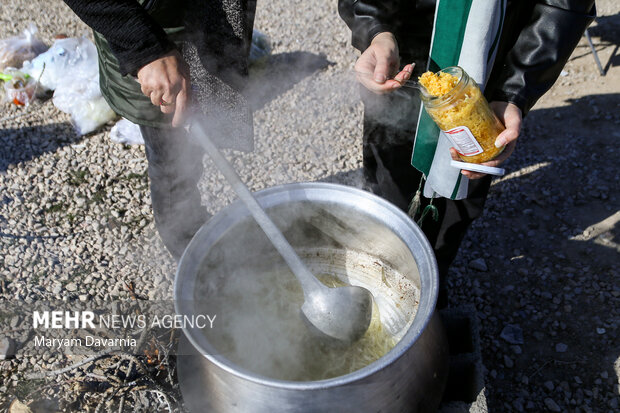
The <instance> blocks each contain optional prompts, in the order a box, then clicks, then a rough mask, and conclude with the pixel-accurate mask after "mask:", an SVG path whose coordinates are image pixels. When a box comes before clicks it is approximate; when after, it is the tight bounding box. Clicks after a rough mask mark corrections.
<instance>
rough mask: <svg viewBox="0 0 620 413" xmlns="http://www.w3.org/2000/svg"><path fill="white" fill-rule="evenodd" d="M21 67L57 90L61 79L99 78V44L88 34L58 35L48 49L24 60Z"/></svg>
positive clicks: (46, 85) (40, 81)
mask: <svg viewBox="0 0 620 413" xmlns="http://www.w3.org/2000/svg"><path fill="white" fill-rule="evenodd" d="M22 71H23V72H25V73H28V74H29V75H30V76H32V77H34V78H35V79H38V80H39V85H40V86H41V87H43V88H45V89H48V90H56V88H57V87H58V85H59V84H60V83H61V82H63V81H69V82H70V81H71V80H75V79H76V78H79V79H85V78H88V77H90V76H93V75H94V76H96V77H97V79H98V78H99V69H98V63H97V48H96V47H95V45H94V44H93V42H91V41H90V40H89V39H87V38H85V37H81V38H76V37H68V38H65V39H57V40H56V41H54V44H52V46H51V47H50V48H49V49H48V50H47V51H46V52H45V53H41V54H40V55H38V56H37V57H35V58H34V59H32V60H30V61H28V62H24V65H23V67H22Z"/></svg>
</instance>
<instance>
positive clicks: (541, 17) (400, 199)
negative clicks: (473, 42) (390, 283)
mask: <svg viewBox="0 0 620 413" xmlns="http://www.w3.org/2000/svg"><path fill="white" fill-rule="evenodd" d="M503 3H504V2H502V5H503ZM338 9H339V13H340V16H341V17H342V19H343V20H344V21H345V22H346V24H347V25H348V26H349V28H350V29H351V31H352V44H353V46H354V47H355V48H357V49H358V50H360V51H361V52H362V54H361V56H360V58H359V59H358V61H357V62H356V66H355V70H356V71H357V72H362V73H369V74H372V76H363V77H360V78H359V80H360V82H361V83H362V85H363V86H364V88H362V91H361V94H362V100H363V102H364V125H363V168H364V174H365V177H366V179H367V180H368V181H369V182H370V184H371V185H372V184H374V185H375V187H376V189H375V191H376V192H378V193H379V195H382V196H384V197H386V198H387V199H388V200H390V201H392V202H394V203H395V204H396V205H398V206H399V207H401V208H402V209H404V210H406V211H407V210H408V206H409V201H410V200H412V198H413V197H414V195H415V194H416V191H417V190H418V188H419V185H420V183H421V179H422V177H423V174H422V173H421V172H420V171H418V170H417V169H415V168H414V167H413V166H411V153H412V150H413V147H414V136H415V133H416V125H417V119H418V113H419V111H420V100H419V98H417V97H416V96H415V95H414V94H413V92H412V91H411V89H409V90H406V89H405V88H402V89H401V88H400V86H401V83H402V82H403V81H404V80H407V79H409V78H410V77H415V78H417V76H419V75H420V74H421V73H422V72H424V71H425V69H426V68H427V67H428V66H429V61H428V56H429V53H430V50H429V49H430V44H431V36H432V35H433V25H434V22H435V13H436V10H437V7H436V4H435V0H418V1H413V0H410V1H406V0H381V1H379V0H355V1H354V0H339V2H338ZM594 14H595V9H594V1H593V0H590V1H577V0H530V1H510V0H509V1H508V2H507V4H506V7H505V18H504V20H503V27H502V28H501V29H500V30H501V32H500V33H501V36H500V37H499V39H498V40H499V43H498V46H497V52H496V55H495V61H494V64H493V65H492V67H491V68H490V75H489V76H488V80H487V83H486V88H485V96H486V97H487V100H489V102H491V106H492V108H493V109H494V111H495V113H496V114H497V115H498V117H499V119H500V120H501V121H502V122H503V123H504V124H505V126H506V131H505V132H504V133H502V134H501V135H500V136H499V137H498V141H497V142H496V145H498V146H499V145H503V144H507V146H506V149H505V150H504V152H503V153H502V155H500V156H499V157H498V158H497V159H495V160H493V161H490V162H488V163H486V164H487V165H489V166H497V165H499V164H501V163H502V162H503V161H504V160H505V159H506V158H508V157H509V156H510V154H511V153H512V151H513V150H514V148H515V145H516V142H517V138H518V137H519V133H520V126H521V119H522V116H525V115H526V114H527V112H528V111H529V110H530V108H531V107H532V106H533V105H534V104H535V102H536V101H537V100H538V99H539V98H540V97H541V96H542V95H543V94H544V93H545V92H546V91H547V90H548V89H549V88H550V87H551V86H552V85H553V83H554V82H555V80H556V79H557V77H558V76H559V74H560V72H561V70H562V68H563V66H564V64H565V63H566V61H567V60H568V58H569V57H570V54H571V53H572V51H573V49H574V48H575V46H576V45H577V43H578V41H579V39H580V37H581V36H582V34H583V32H584V30H585V29H586V27H587V26H588V25H589V24H590V22H591V21H592V20H593V18H594ZM401 62H404V63H408V64H407V65H404V66H403V65H402V64H401ZM409 63H414V66H413V67H412V65H411V64H409ZM430 63H432V62H430ZM430 66H431V68H432V65H430ZM438 69H439V68H435V70H438ZM451 151H454V149H451ZM452 157H453V158H455V159H457V158H456V153H455V152H453V153H452ZM380 169H385V170H387V172H388V173H389V176H391V180H392V182H390V187H393V188H396V189H395V190H390V191H387V190H386V189H385V185H384V184H383V183H382V184H381V185H378V181H377V177H378V176H385V175H386V172H385V170H383V171H381V170H380ZM461 173H462V175H464V176H465V177H467V178H469V179H471V181H470V182H469V187H468V192H467V197H466V198H465V199H461V200H451V199H447V198H437V199H434V200H433V205H434V206H435V207H437V208H438V211H439V214H438V219H437V220H432V219H428V218H427V219H425V220H424V221H423V223H422V230H423V231H424V233H425V234H426V236H427V238H428V240H429V241H430V243H431V245H432V247H433V249H434V251H435V254H436V257H437V261H438V266H439V273H440V298H439V301H440V302H439V303H438V305H439V306H444V305H446V304H447V302H446V301H447V297H446V291H445V278H446V276H447V273H448V268H449V267H450V265H451V263H452V261H453V260H454V258H455V257H456V254H457V251H458V248H459V246H460V243H461V241H462V239H463V237H464V235H465V233H466V231H467V228H468V227H469V225H470V224H471V222H472V221H473V220H474V219H476V218H477V217H478V216H480V215H481V213H482V211H483V207H484V203H485V200H486V198H487V194H488V191H489V187H490V183H491V179H490V176H488V175H484V174H480V173H474V172H470V171H462V172H461ZM383 180H385V179H383ZM429 202H430V200H429V199H426V198H424V199H423V202H422V207H424V206H425V205H428V204H429ZM422 209H423V208H421V209H420V210H422ZM415 218H419V212H418V215H417V216H416V217H415Z"/></svg>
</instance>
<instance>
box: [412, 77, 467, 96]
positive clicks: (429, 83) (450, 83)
mask: <svg viewBox="0 0 620 413" xmlns="http://www.w3.org/2000/svg"><path fill="white" fill-rule="evenodd" d="M419 80H420V83H421V84H422V86H424V87H425V88H426V90H427V91H428V93H430V94H431V95H433V96H443V95H445V94H446V93H448V92H449V91H451V90H452V89H454V86H456V84H457V83H459V79H458V78H457V77H456V76H453V75H451V74H450V73H445V72H439V73H433V72H425V73H423V74H422V76H420V78H419Z"/></svg>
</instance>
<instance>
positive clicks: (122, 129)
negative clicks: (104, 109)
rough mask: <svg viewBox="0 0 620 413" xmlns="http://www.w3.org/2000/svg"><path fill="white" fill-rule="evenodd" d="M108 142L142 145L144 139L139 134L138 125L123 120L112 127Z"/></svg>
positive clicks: (140, 133)
mask: <svg viewBox="0 0 620 413" xmlns="http://www.w3.org/2000/svg"><path fill="white" fill-rule="evenodd" d="M110 140H111V141H112V142H116V143H124V144H125V145H144V138H142V132H140V125H136V124H135V123H133V122H131V121H129V120H127V119H125V118H123V119H121V120H119V121H118V122H116V125H114V126H112V130H111V131H110Z"/></svg>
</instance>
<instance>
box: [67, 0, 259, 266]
mask: <svg viewBox="0 0 620 413" xmlns="http://www.w3.org/2000/svg"><path fill="white" fill-rule="evenodd" d="M65 3H66V4H67V5H68V6H69V7H70V8H71V9H72V10H73V11H74V12H75V13H76V14H77V15H78V17H80V18H81V19H82V20H83V21H84V22H85V23H86V24H87V25H88V26H89V27H91V28H92V29H93V31H94V37H95V44H96V46H97V51H98V56H99V69H100V70H99V71H100V84H101V91H102V94H103V96H104V97H105V99H106V100H107V102H108V103H109V104H110V106H111V107H112V109H114V111H115V112H117V113H118V114H120V115H121V116H123V117H125V118H127V119H129V120H130V121H132V122H134V123H137V124H139V125H140V129H141V132H142V135H143V138H144V142H145V149H146V156H147V160H148V175H149V180H150V186H151V199H152V205H153V213H154V218H155V224H156V226H157V230H158V232H159V234H160V236H161V238H162V240H163V242H164V245H165V246H166V248H167V249H168V250H169V251H170V253H171V254H172V255H173V257H174V258H176V259H177V260H178V259H179V258H180V256H181V255H182V253H183V251H184V250H185V247H186V245H187V244H188V243H189V241H190V240H191V238H192V237H193V235H194V233H195V232H196V231H197V230H198V229H199V228H200V226H201V225H202V224H203V223H204V222H205V221H206V220H207V216H208V215H207V212H206V209H205V208H204V207H203V206H202V205H201V202H200V199H201V197H200V192H199V190H198V187H197V184H198V181H199V179H200V176H201V174H202V171H203V165H202V162H203V151H202V149H201V148H200V146H199V145H197V144H196V143H194V142H193V141H192V139H191V137H190V136H189V134H188V133H187V132H186V130H185V129H184V128H183V125H184V123H185V121H186V119H187V118H188V115H189V113H190V112H193V111H195V110H197V109H196V108H199V110H200V111H201V112H202V116H203V118H204V119H205V125H207V129H208V130H209V131H210V132H212V133H213V139H214V140H215V141H216V143H218V145H219V146H220V147H229V148H235V149H240V150H251V149H252V120H251V112H250V109H249V105H247V102H246V100H245V98H244V96H243V95H242V93H241V91H242V90H243V88H244V84H245V79H246V75H247V56H248V52H249V47H250V42H251V36H252V26H253V20H254V10H255V5H256V2H255V0H232V1H229V2H225V4H224V2H190V1H172V0H162V1H153V0H140V1H139V0H95V1H81V0H65ZM190 107H191V109H190ZM229 136H234V137H236V140H235V141H231V140H230V138H229Z"/></svg>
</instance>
